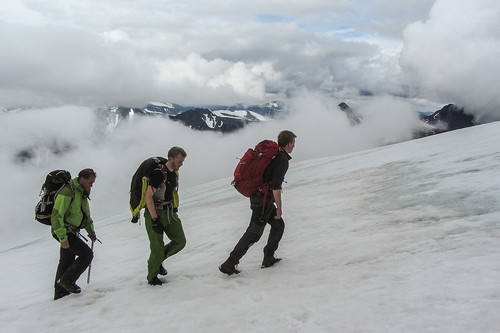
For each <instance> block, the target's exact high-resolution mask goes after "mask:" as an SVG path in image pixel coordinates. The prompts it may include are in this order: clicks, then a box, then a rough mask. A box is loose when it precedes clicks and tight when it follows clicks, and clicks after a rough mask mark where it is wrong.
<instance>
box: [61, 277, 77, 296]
mask: <svg viewBox="0 0 500 333" xmlns="http://www.w3.org/2000/svg"><path fill="white" fill-rule="evenodd" d="M56 286H58V287H61V288H63V289H65V290H66V291H67V292H69V293H71V294H79V293H81V292H82V288H80V287H79V286H78V285H77V284H76V283H74V282H68V281H64V280H61V279H59V281H57V282H56Z"/></svg>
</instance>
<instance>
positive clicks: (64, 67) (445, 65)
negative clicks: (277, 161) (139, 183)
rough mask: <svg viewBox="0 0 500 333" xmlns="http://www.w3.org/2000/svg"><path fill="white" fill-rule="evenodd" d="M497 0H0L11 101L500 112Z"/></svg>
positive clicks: (4, 84) (3, 75) (3, 81)
mask: <svg viewBox="0 0 500 333" xmlns="http://www.w3.org/2000/svg"><path fill="white" fill-rule="evenodd" d="M499 13H500V4H498V2H497V1H494V0H479V1H476V0H457V1H452V0H436V1H433V0H404V1H399V2H397V3H395V2H394V1H387V0H373V1H368V0H356V1H328V0H313V1H308V2H307V3H305V2H303V1H282V0H271V1H252V2H248V1H216V0H208V1H182V2H178V1H164V0H161V1H160V0H156V1H116V0H114V1H96V0H90V1H85V2H81V1H77V0H69V1H55V0H51V1H37V0H11V1H3V2H2V3H1V4H0V45H2V49H3V51H2V52H1V53H0V106H3V107H5V108H12V107H19V106H36V107H52V106H60V105H77V106H82V105H85V106H110V105H127V106H144V105H145V104H147V103H148V102H149V101H160V102H173V103H179V104H189V105H206V104H232V103H247V104H260V103H263V102H267V101H270V100H285V99H287V98H289V97H290V96H293V97H295V96H296V95H297V94H298V93H300V92H302V91H303V90H304V89H305V90H308V91H312V92H314V93H321V94H325V95H326V96H330V97H335V98H338V99H341V100H346V99H353V98H356V97H359V96H360V94H361V95H377V96H378V95H391V96H403V97H406V98H408V99H410V100H412V99H416V100H425V101H428V102H429V103H428V104H427V106H428V109H427V110H424V111H436V110H437V109H432V108H431V107H430V106H429V105H435V104H439V105H442V104H448V103H455V104H459V105H464V106H467V107H471V106H472V107H473V110H472V112H474V113H475V114H476V115H477V116H478V118H479V119H480V120H488V121H491V120H496V119H498V118H499V116H498V112H499V111H497V110H500V108H499V107H498V106H500V100H499V97H498V94H496V91H495V88H496V83H497V77H499V74H500V73H499V72H500V68H499V64H498V62H497V61H496V59H498V56H499V43H498V41H499V35H500V29H498V28H499V27H498V25H499V23H498V19H497V18H498V15H499Z"/></svg>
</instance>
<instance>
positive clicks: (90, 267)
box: [87, 240, 95, 284]
mask: <svg viewBox="0 0 500 333" xmlns="http://www.w3.org/2000/svg"><path fill="white" fill-rule="evenodd" d="M94 243H95V241H94V240H92V244H91V245H90V250H91V251H92V253H93V252H94ZM91 269H92V262H90V264H89V272H88V274H87V284H89V283H90V270H91Z"/></svg>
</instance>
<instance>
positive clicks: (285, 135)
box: [278, 130, 297, 147]
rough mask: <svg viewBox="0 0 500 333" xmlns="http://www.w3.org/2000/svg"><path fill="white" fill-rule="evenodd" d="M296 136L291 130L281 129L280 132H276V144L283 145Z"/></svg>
mask: <svg viewBox="0 0 500 333" xmlns="http://www.w3.org/2000/svg"><path fill="white" fill-rule="evenodd" d="M296 137H297V136H296V135H295V134H294V133H293V132H292V131H288V130H284V131H281V132H280V134H278V146H280V147H285V146H286V145H287V144H289V143H290V142H293V141H294V140H295V138H296Z"/></svg>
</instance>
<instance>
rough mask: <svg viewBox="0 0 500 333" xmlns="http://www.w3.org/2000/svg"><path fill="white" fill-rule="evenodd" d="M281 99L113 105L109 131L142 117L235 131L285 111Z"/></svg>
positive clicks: (213, 129)
mask: <svg viewBox="0 0 500 333" xmlns="http://www.w3.org/2000/svg"><path fill="white" fill-rule="evenodd" d="M283 108H284V105H283V103H281V102H277V101H273V102H268V103H265V104H263V105H252V106H245V105H243V104H238V105H232V106H226V105H209V106H202V107H199V106H198V107H195V106H182V105H179V104H173V103H161V102H151V103H149V104H148V105H146V106H145V107H144V108H131V107H123V106H120V107H112V108H110V109H109V111H106V110H104V112H106V113H107V115H106V118H107V122H108V130H109V131H111V130H112V129H114V128H115V127H116V126H118V124H119V123H120V122H122V121H123V120H129V121H130V120H132V121H133V119H134V117H135V116H136V115H139V116H166V117H169V118H170V119H172V120H174V121H179V122H181V123H182V124H184V125H186V126H187V127H189V128H192V129H196V130H212V131H220V132H234V131H236V130H239V129H241V128H243V127H244V126H245V125H247V124H248V123H252V122H259V121H267V120H269V119H271V118H274V117H276V116H277V115H279V114H280V113H281V112H282V111H283Z"/></svg>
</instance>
